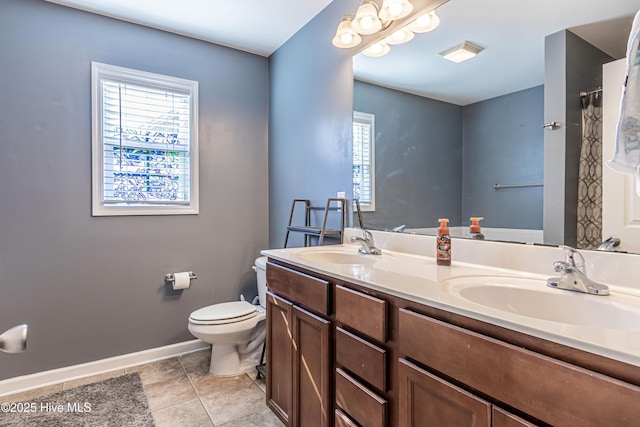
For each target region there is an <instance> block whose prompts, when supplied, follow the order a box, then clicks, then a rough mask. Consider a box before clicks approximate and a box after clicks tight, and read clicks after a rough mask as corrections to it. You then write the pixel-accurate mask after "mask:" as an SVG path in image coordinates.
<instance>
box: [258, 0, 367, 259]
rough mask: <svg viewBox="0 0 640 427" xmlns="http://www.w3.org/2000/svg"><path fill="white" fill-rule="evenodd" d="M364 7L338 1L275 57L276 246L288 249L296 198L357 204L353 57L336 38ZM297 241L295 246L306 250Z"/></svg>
mask: <svg viewBox="0 0 640 427" xmlns="http://www.w3.org/2000/svg"><path fill="white" fill-rule="evenodd" d="M359 4H360V3H359V2H358V1H357V0H348V1H337V2H332V3H331V4H329V6H327V7H326V8H325V9H324V10H323V11H322V12H320V13H319V14H318V15H317V16H316V17H315V18H314V19H313V20H312V21H311V22H309V23H308V24H307V25H306V26H305V27H304V28H302V30H300V31H299V32H298V33H296V34H295V35H294V36H293V37H292V38H291V39H289V41H287V42H286V43H285V44H284V45H283V46H281V47H280V48H279V49H278V50H277V51H276V52H275V53H274V54H273V55H271V56H270V57H269V191H270V193H269V217H270V223H269V244H270V246H271V247H282V245H283V243H284V237H285V232H286V225H287V221H288V220H289V211H290V208H291V201H292V200H293V199H294V198H300V199H310V200H311V202H312V204H313V205H317V206H324V205H325V203H326V200H327V198H329V197H336V192H338V191H345V192H346V193H347V198H348V199H351V198H352V195H353V189H352V184H351V182H352V181H351V169H352V165H351V164H352V160H351V157H352V152H351V139H352V131H353V129H352V121H351V120H352V119H351V117H352V115H351V111H352V105H353V101H352V98H353V83H352V81H353V70H352V65H351V56H352V55H353V51H352V50H349V49H338V48H336V47H334V46H333V45H332V44H331V39H332V38H333V36H334V34H335V30H336V27H337V25H338V23H339V22H340V19H341V18H342V16H343V15H344V14H345V13H347V12H349V11H353V10H356V9H357V7H358V5H359ZM316 214H317V212H316ZM333 218H336V216H335V215H334V216H333ZM314 220H315V223H316V224H317V221H318V220H319V218H318V215H315V218H314ZM299 237H300V236H295V238H294V239H293V241H292V242H291V243H290V245H289V246H299V245H301V240H300V238H299Z"/></svg>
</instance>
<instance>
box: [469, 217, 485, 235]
mask: <svg viewBox="0 0 640 427" xmlns="http://www.w3.org/2000/svg"><path fill="white" fill-rule="evenodd" d="M469 219H470V220H471V226H470V227H469V234H468V235H467V237H468V238H469V239H474V240H484V234H482V232H481V231H480V224H479V222H480V221H482V220H483V219H484V218H483V217H481V216H477V217H471V218H469Z"/></svg>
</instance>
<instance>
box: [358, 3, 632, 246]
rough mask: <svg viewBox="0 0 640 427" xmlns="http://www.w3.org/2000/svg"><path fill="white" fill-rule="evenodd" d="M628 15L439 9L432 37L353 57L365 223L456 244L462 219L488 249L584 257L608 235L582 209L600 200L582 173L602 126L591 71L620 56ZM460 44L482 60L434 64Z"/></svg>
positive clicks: (516, 7) (551, 8) (570, 8)
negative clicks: (445, 224) (553, 250)
mask: <svg viewBox="0 0 640 427" xmlns="http://www.w3.org/2000/svg"><path fill="white" fill-rule="evenodd" d="M638 9H640V2H638V1H637V0H634V1H629V0H612V1H607V2H602V1H588V2H585V1H584V0H563V1H562V2H557V1H555V0H553V1H551V0H543V1H541V0H524V1H517V2H514V1H512V0H489V1H482V2H478V1H477V0H449V1H448V2H447V3H445V4H443V5H442V6H440V7H439V8H438V9H437V10H436V14H437V15H438V17H439V19H440V25H439V26H438V27H437V28H436V29H435V30H433V31H431V32H428V33H423V34H417V35H416V37H415V38H414V39H413V40H412V41H410V42H408V43H406V44H402V45H393V46H391V50H390V52H389V53H388V54H386V55H385V56H382V57H368V56H365V55H363V54H362V53H360V54H358V55H356V56H355V57H354V58H353V67H354V79H355V80H354V112H355V114H356V115H355V117H356V118H355V123H356V125H358V124H359V123H360V124H362V125H363V126H364V127H362V129H364V133H362V132H363V131H362V129H360V130H357V131H356V130H354V139H357V138H363V137H364V138H367V134H366V131H367V130H369V131H371V135H372V136H373V147H372V153H375V154H374V155H373V156H371V157H372V160H373V164H372V170H374V171H375V173H374V174H372V178H373V179H372V185H373V189H374V191H372V192H371V194H368V193H367V192H366V191H364V190H363V191H362V192H363V197H365V198H371V206H368V203H364V206H363V212H362V218H363V221H364V224H365V226H366V227H367V228H372V229H380V230H394V231H403V232H412V233H420V234H435V231H436V230H437V224H438V223H437V219H438V218H442V217H447V218H449V219H450V225H451V227H452V235H453V236H454V237H465V236H466V234H467V231H468V228H469V225H470V217H484V220H483V221H482V222H481V225H482V226H483V232H484V234H485V236H486V238H487V240H502V241H514V242H533V243H545V244H569V245H572V246H577V247H580V248H582V249H595V247H597V245H598V244H599V243H600V242H601V241H602V240H603V239H604V238H606V237H607V236H602V233H601V231H597V229H595V230H596V231H594V228H593V227H594V226H593V224H592V223H591V222H593V219H592V218H590V217H589V215H592V214H589V215H587V217H585V216H584V215H585V214H584V212H585V211H589V212H592V211H593V210H596V211H597V210H598V209H601V208H598V207H597V204H598V203H600V204H601V203H602V201H601V197H600V200H595V201H594V200H591V199H598V195H597V194H596V195H595V196H594V193H593V191H592V189H591V187H589V185H591V183H590V181H589V180H592V178H593V177H592V176H591V177H589V176H587V175H585V176H582V175H581V174H584V173H587V174H588V173H589V169H591V172H590V173H591V175H596V179H597V175H601V171H598V170H597V168H595V169H594V168H592V167H590V166H589V167H586V168H584V167H583V168H582V169H581V167H580V162H581V161H584V156H585V154H584V153H581V147H582V146H583V144H585V143H584V142H583V141H585V140H589V141H590V140H592V139H593V138H594V135H593V134H596V133H598V132H599V126H601V125H600V123H599V122H596V123H595V125H594V124H593V123H594V122H593V120H594V119H593V117H594V116H593V114H596V115H598V114H601V113H599V112H598V110H596V111H595V113H594V112H593V111H592V110H593V109H592V110H589V107H590V106H594V107H595V108H601V98H602V92H601V90H600V89H601V87H602V66H603V64H605V63H608V62H611V61H614V60H618V59H620V58H624V57H625V53H626V52H625V51H626V42H627V39H628V36H629V32H630V30H631V24H632V21H633V16H634V15H635V13H636V12H637V11H638ZM465 40H466V41H470V42H472V43H475V44H477V45H479V46H481V47H483V48H484V50H483V51H481V52H480V53H479V54H478V55H477V56H476V57H474V58H472V59H470V60H468V61H465V62H461V63H454V62H450V61H447V60H446V59H444V58H443V57H442V56H441V55H439V52H442V51H444V50H446V49H447V48H450V47H452V46H454V45H457V44H459V43H461V42H463V41H465ZM583 92H584V93H587V95H586V96H584V95H585V94H584V93H583ZM583 110H584V111H583ZM554 114H558V115H556V116H553V115H554ZM589 114H591V116H589ZM550 115H552V117H550ZM583 115H584V116H583ZM583 117H584V118H583ZM597 119H598V120H599V118H597ZM554 121H557V122H558V123H559V125H560V126H559V127H553V126H549V127H547V128H546V129H545V128H543V125H544V124H546V123H547V122H554ZM583 121H584V123H586V126H583ZM367 126H368V127H367ZM600 139H601V137H600ZM361 142H362V141H360V143H361ZM551 144H554V145H551ZM595 144H596V145H595V146H594V147H596V148H590V150H592V151H597V144H598V142H597V141H596V142H595ZM600 144H601V142H600ZM558 147H562V148H558ZM585 147H586V145H585ZM358 151H360V148H359V149H358ZM583 151H584V150H583ZM587 151H588V150H587ZM587 154H588V153H587ZM581 156H582V157H583V158H582V160H581ZM365 157H366V153H365ZM360 160H361V159H360ZM605 160H606V159H605ZM596 162H600V167H601V166H602V165H601V163H602V157H600V158H597V159H596ZM359 170H360V169H359ZM585 180H586V181H585ZM585 182H586V184H585ZM584 185H587V187H588V188H587V190H586V191H582V190H579V189H578V187H579V186H584ZM600 187H601V184H600ZM356 193H357V192H356V190H354V195H355V194H356ZM579 193H580V194H579ZM583 193H584V194H583ZM596 193H597V191H596ZM585 198H588V199H589V200H587V201H585ZM592 203H595V205H594V206H596V207H595V208H593V206H592V205H591V204H592ZM596 222H597V221H596ZM355 223H356V224H357V220H356V222H355ZM580 227H582V229H580ZM558 229H560V231H558ZM585 236H587V237H585Z"/></svg>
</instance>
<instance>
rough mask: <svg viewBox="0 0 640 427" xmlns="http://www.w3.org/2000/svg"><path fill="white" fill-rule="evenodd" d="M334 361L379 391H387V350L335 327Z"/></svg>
mask: <svg viewBox="0 0 640 427" xmlns="http://www.w3.org/2000/svg"><path fill="white" fill-rule="evenodd" d="M336 362H338V363H339V364H340V365H342V366H343V367H344V368H345V369H346V370H348V371H350V372H351V373H353V374H355V375H357V376H358V377H360V378H362V379H363V380H365V381H366V382H368V383H369V384H371V385H372V386H374V387H376V388H377V389H378V390H379V391H381V392H385V391H387V351H386V350H385V349H382V348H380V347H378V346H375V345H373V344H371V343H369V342H367V341H366V340H363V339H362V338H360V337H357V336H355V335H353V334H352V333H350V332H347V331H345V330H344V329H342V328H340V327H337V328H336Z"/></svg>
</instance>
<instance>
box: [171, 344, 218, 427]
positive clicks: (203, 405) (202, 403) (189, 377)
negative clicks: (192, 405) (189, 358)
mask: <svg viewBox="0 0 640 427" xmlns="http://www.w3.org/2000/svg"><path fill="white" fill-rule="evenodd" d="M178 363H180V367H181V368H182V370H183V371H184V374H185V375H186V376H187V379H188V380H189V384H191V387H192V388H193V391H195V392H196V396H198V401H199V402H200V405H201V406H202V407H203V408H204V411H205V412H206V413H207V417H209V421H210V422H211V425H212V426H213V427H216V424H215V423H214V422H213V418H212V417H211V413H210V412H209V410H208V409H207V406H206V405H205V404H204V402H203V401H202V397H201V396H200V393H199V392H198V388H197V387H196V386H195V384H194V383H193V380H192V379H191V376H189V373H188V372H187V370H186V368H185V367H184V364H183V363H182V360H180V356H178Z"/></svg>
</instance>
